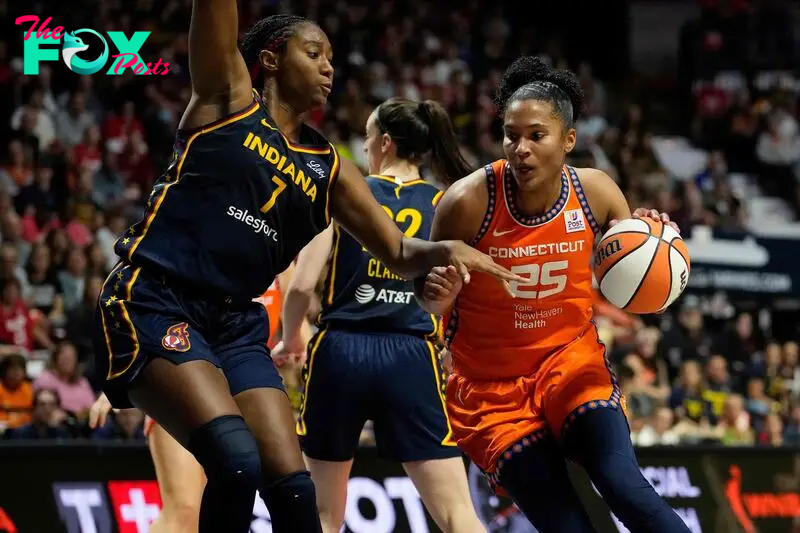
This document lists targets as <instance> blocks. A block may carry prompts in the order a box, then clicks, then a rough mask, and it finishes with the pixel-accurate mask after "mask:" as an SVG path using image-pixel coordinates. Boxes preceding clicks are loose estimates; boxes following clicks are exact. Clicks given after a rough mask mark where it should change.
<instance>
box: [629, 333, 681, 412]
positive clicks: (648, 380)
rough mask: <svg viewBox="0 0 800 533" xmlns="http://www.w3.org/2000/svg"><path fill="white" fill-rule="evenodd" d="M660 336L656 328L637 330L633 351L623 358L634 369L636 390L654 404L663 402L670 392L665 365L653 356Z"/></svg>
mask: <svg viewBox="0 0 800 533" xmlns="http://www.w3.org/2000/svg"><path fill="white" fill-rule="evenodd" d="M660 338H661V333H660V332H659V331H658V330H657V329H656V328H652V327H650V328H644V329H641V330H639V331H637V332H636V345H635V348H634V351H632V352H631V353H629V354H628V355H626V356H625V359H624V363H625V364H626V365H627V366H628V367H630V368H631V369H633V371H634V374H635V382H636V384H637V392H638V393H639V394H643V395H646V396H649V397H650V399H651V401H652V402H653V404H654V405H661V404H663V403H664V402H665V401H666V400H667V398H668V397H669V393H670V389H669V379H668V377H667V366H666V364H665V363H664V361H663V360H661V359H659V358H657V357H656V356H655V355H656V346H657V345H658V341H659V339H660Z"/></svg>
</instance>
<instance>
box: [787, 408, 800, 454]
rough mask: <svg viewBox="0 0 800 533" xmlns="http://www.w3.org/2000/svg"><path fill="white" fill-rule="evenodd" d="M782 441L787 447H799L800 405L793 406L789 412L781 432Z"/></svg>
mask: <svg viewBox="0 0 800 533" xmlns="http://www.w3.org/2000/svg"><path fill="white" fill-rule="evenodd" d="M783 441H784V444H786V445H787V446H800V403H797V404H795V405H794V407H793V408H792V410H791V413H790V415H789V421H788V423H787V424H786V429H785V430H784V432H783Z"/></svg>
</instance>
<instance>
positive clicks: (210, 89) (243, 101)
mask: <svg viewBox="0 0 800 533" xmlns="http://www.w3.org/2000/svg"><path fill="white" fill-rule="evenodd" d="M238 35H239V14H238V10H237V5H236V0H194V1H193V3H192V21H191V25H190V26H189V76H190V77H191V82H192V99H191V100H190V102H189V105H188V106H187V108H186V111H185V112H184V114H183V117H182V118H181V123H180V127H181V128H182V129H191V128H200V127H202V126H205V125H206V124H208V123H210V122H213V121H215V120H219V119H220V118H223V117H226V116H228V115H231V114H232V113H236V112H237V111H239V110H241V109H244V108H245V107H247V105H248V104H250V102H252V101H253V89H252V84H251V82H250V74H249V72H248V71H247V66H246V65H245V63H244V59H243V58H242V55H241V54H240V53H239V48H238Z"/></svg>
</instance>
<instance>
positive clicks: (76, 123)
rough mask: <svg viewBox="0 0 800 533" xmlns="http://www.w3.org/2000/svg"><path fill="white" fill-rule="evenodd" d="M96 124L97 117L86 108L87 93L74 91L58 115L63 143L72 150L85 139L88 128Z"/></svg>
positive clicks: (59, 137)
mask: <svg viewBox="0 0 800 533" xmlns="http://www.w3.org/2000/svg"><path fill="white" fill-rule="evenodd" d="M94 124H95V119H94V117H93V116H92V114H91V113H89V112H88V111H87V110H86V94H85V93H84V92H83V91H79V90H77V91H73V93H72V96H71V97H70V100H69V104H68V105H67V107H66V109H63V110H62V111H61V112H59V113H58V115H57V116H56V132H57V134H58V140H59V142H60V143H61V145H62V146H63V147H64V148H66V149H67V150H71V149H72V148H74V147H75V146H77V145H78V144H80V142H81V141H82V140H83V139H84V136H85V135H86V130H87V129H88V128H89V127H90V126H93V125H94Z"/></svg>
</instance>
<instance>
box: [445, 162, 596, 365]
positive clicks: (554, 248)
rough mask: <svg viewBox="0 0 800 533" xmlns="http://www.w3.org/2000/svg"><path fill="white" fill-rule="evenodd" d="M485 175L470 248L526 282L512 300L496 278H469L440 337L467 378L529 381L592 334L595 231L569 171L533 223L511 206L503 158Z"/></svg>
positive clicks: (511, 184)
mask: <svg viewBox="0 0 800 533" xmlns="http://www.w3.org/2000/svg"><path fill="white" fill-rule="evenodd" d="M486 175H487V181H488V188H489V205H488V209H487V211H486V217H485V219H484V223H483V225H482V226H481V231H480V233H479V235H478V236H477V237H476V239H475V240H474V242H473V246H475V248H477V249H478V250H480V251H482V252H484V253H486V254H488V255H489V256H491V257H492V258H493V259H494V261H495V262H497V263H498V264H500V265H502V266H504V267H505V268H507V269H509V270H510V271H511V272H514V273H516V274H519V275H520V276H522V277H526V278H528V280H529V281H527V282H524V283H523V282H513V283H512V284H511V290H512V291H513V293H514V294H515V297H513V298H512V297H511V296H509V295H508V294H507V293H506V292H505V291H503V290H502V289H501V288H500V286H499V284H498V283H497V281H496V280H495V279H493V278H491V277H490V276H487V275H485V274H481V273H479V272H475V273H473V275H472V280H471V281H470V283H469V284H468V285H465V286H464V288H463V289H462V290H461V292H460V293H459V295H458V298H457V299H456V303H455V304H454V306H453V308H452V309H451V311H450V312H449V313H448V314H447V315H446V316H445V324H446V327H445V337H446V339H447V342H448V343H449V345H450V348H451V352H452V354H453V366H454V369H455V370H456V371H457V372H459V373H460V374H462V375H464V376H466V377H468V378H472V379H510V378H516V377H520V376H528V375H533V374H535V373H536V372H537V370H538V369H539V368H540V367H541V365H542V364H543V362H544V361H545V360H546V359H547V358H548V357H549V356H551V355H553V354H555V353H558V352H560V351H561V350H564V349H568V347H569V346H570V344H571V343H573V342H575V341H576V340H577V339H580V338H582V337H583V336H584V335H585V334H586V333H587V332H590V331H591V330H592V329H593V328H594V326H593V324H592V303H593V301H594V294H593V291H592V266H591V262H592V254H593V245H594V240H595V235H596V234H597V232H598V231H599V226H598V223H597V221H596V220H595V218H594V216H593V215H592V213H591V210H590V209H589V205H588V202H587V200H586V196H585V194H584V192H583V188H582V187H581V183H580V179H579V178H578V174H577V172H576V171H575V170H574V169H573V168H571V167H568V166H565V167H564V168H563V170H562V173H561V192H560V194H559V197H558V199H557V200H556V202H555V204H554V205H553V206H552V207H551V208H550V209H549V210H548V211H546V212H545V213H544V214H542V215H540V216H534V217H526V216H525V215H523V214H522V213H521V212H520V211H519V209H518V208H517V207H516V205H515V202H514V188H515V185H516V184H515V183H514V181H513V180H514V178H513V176H512V175H511V171H510V169H509V168H508V163H507V162H506V161H505V160H500V161H496V162H495V163H493V164H492V165H488V166H487V167H486ZM576 364H580V361H576Z"/></svg>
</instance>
